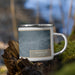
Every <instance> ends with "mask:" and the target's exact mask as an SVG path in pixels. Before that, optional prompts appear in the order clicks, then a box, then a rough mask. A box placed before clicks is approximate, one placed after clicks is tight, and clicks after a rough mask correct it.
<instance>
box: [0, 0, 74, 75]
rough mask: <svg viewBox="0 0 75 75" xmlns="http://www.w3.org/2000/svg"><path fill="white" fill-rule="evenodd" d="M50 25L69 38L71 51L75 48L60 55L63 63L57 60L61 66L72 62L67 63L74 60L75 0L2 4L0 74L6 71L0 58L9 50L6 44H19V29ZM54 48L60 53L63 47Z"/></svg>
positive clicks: (1, 0) (17, 0) (11, 0)
mask: <svg viewBox="0 0 75 75" xmlns="http://www.w3.org/2000/svg"><path fill="white" fill-rule="evenodd" d="M50 23H52V24H54V26H55V31H56V32H60V33H64V34H65V35H66V36H67V38H68V41H69V44H68V47H69V46H71V45H72V44H73V45H72V48H68V50H69V49H70V51H68V52H65V53H63V54H62V55H60V56H59V57H61V59H60V58H58V59H60V61H61V60H62V59H64V60H63V61H62V62H66V61H67V62H68V61H70V60H68V59H73V60H75V54H74V53H75V46H74V45H75V42H74V40H75V34H74V33H75V0H0V73H3V72H4V71H5V70H3V69H6V68H5V67H4V66H3V67H4V68H3V67H2V65H4V62H3V60H2V57H1V55H2V54H3V50H4V49H5V48H6V47H8V44H7V42H8V41H9V40H17V41H18V37H17V26H18V25H22V24H50ZM72 40H73V41H72ZM62 44H63V42H62ZM59 46H60V48H58V47H59ZM55 48H56V51H58V50H60V49H61V48H62V45H56V47H55ZM71 51H73V52H71ZM66 53H67V54H66ZM68 53H69V54H68ZM70 53H71V54H70ZM72 53H73V54H72ZM69 56H70V57H69ZM65 57H66V58H65ZM74 64H75V63H74ZM72 65H73V64H72ZM74 66H75V65H74ZM2 68H3V69H2ZM62 70H63V69H62ZM74 70H75V69H74ZM1 71H2V72H1ZM0 75H1V74H0ZM5 75H6V74H5ZM59 75H61V74H59ZM64 75H65V74H64ZM68 75H69V74H68ZM71 75H72V74H71Z"/></svg>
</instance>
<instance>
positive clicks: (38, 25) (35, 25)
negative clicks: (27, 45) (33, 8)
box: [18, 24, 54, 27]
mask: <svg viewBox="0 0 75 75" xmlns="http://www.w3.org/2000/svg"><path fill="white" fill-rule="evenodd" d="M52 26H54V25H53V24H22V25H19V26H18V27H52Z"/></svg>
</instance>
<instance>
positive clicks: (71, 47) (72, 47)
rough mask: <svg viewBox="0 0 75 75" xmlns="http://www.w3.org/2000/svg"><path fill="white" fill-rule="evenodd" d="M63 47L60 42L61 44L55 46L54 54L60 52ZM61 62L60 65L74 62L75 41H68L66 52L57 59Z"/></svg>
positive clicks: (62, 43)
mask: <svg viewBox="0 0 75 75" xmlns="http://www.w3.org/2000/svg"><path fill="white" fill-rule="evenodd" d="M63 47H64V42H63V41H62V42H61V44H55V52H58V51H60V50H61V49H62V48H63ZM57 58H58V59H59V60H61V63H62V64H65V63H68V62H71V61H74V60H75V41H68V46H67V49H66V51H64V52H63V53H62V54H60V55H59V56H58V57H57Z"/></svg>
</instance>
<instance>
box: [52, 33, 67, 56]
mask: <svg viewBox="0 0 75 75" xmlns="http://www.w3.org/2000/svg"><path fill="white" fill-rule="evenodd" d="M53 35H56V36H62V37H63V38H64V40H65V45H64V48H63V49H62V50H61V51H59V52H57V53H54V56H56V55H59V54H61V53H62V52H64V51H65V50H66V47H67V38H66V36H65V35H64V34H61V33H53Z"/></svg>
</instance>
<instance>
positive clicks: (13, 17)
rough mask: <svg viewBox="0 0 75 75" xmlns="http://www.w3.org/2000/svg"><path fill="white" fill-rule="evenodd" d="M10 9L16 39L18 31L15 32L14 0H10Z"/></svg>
mask: <svg viewBox="0 0 75 75" xmlns="http://www.w3.org/2000/svg"><path fill="white" fill-rule="evenodd" d="M10 10H11V14H12V25H13V33H14V37H15V39H16V40H17V39H18V33H17V24H16V17H15V7H14V0H10Z"/></svg>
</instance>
